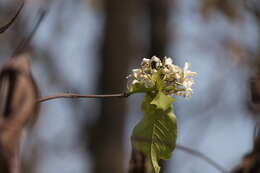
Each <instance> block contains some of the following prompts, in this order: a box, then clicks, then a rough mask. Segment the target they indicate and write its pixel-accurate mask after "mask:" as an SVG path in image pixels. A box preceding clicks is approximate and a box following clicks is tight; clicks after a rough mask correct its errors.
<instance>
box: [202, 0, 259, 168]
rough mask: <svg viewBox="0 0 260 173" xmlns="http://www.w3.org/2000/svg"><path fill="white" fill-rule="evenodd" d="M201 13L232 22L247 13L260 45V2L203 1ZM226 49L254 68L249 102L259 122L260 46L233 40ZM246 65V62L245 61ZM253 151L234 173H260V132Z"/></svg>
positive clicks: (247, 0) (239, 0)
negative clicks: (254, 27)
mask: <svg viewBox="0 0 260 173" xmlns="http://www.w3.org/2000/svg"><path fill="white" fill-rule="evenodd" d="M201 7H202V8H201V12H202V14H203V15H204V16H206V17H208V16H209V14H210V13H212V11H214V10H216V11H219V12H221V13H222V14H224V16H226V17H227V18H228V19H230V20H231V21H235V20H237V19H239V20H241V19H243V17H242V14H245V12H247V13H248V14H250V15H251V16H252V17H253V18H254V19H255V20H254V21H255V26H256V27H257V30H258V43H256V44H257V45H260V44H259V43H260V1H258V0H238V1H232V0H231V1H230V0H202V6H201ZM227 43H228V44H227V46H225V48H227V49H229V50H231V51H233V53H234V55H235V56H237V57H236V58H237V59H239V58H241V55H242V56H243V57H244V58H247V60H246V62H247V65H248V64H249V66H251V67H253V68H254V69H255V71H256V73H255V74H254V75H253V77H252V79H251V80H250V84H249V85H250V91H251V100H250V102H249V108H250V110H251V111H252V112H253V113H254V114H255V115H256V116H255V117H254V118H255V120H256V121H259V113H260V46H258V47H256V49H254V50H249V49H248V48H247V47H246V46H243V45H242V44H241V43H239V42H237V41H233V40H228V41H227ZM243 62H244V63H245V61H243ZM257 131H258V132H257V135H256V139H255V141H254V145H253V149H252V150H251V151H250V152H249V153H247V154H246V155H245V156H244V158H243V159H242V161H241V163H240V164H239V165H238V166H237V167H236V168H235V169H234V170H232V173H259V172H260V167H259V164H260V152H259V151H260V150H259V148H260V135H259V134H260V131H259V128H258V130H257Z"/></svg>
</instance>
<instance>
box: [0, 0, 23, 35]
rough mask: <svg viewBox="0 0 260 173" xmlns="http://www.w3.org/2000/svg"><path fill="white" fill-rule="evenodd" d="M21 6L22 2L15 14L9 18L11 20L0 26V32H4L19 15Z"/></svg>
mask: <svg viewBox="0 0 260 173" xmlns="http://www.w3.org/2000/svg"><path fill="white" fill-rule="evenodd" d="M23 6H24V2H23V3H22V4H21V6H20V8H19V9H18V11H17V12H16V14H15V16H14V17H13V18H12V19H11V21H10V22H8V23H7V24H5V25H4V26H2V27H1V28H0V34H2V33H4V32H5V31H6V30H7V29H8V28H9V27H10V26H11V25H12V24H13V23H14V21H15V19H16V18H17V17H18V16H19V14H20V12H21V11H22V9H23Z"/></svg>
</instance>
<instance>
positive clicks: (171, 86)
mask: <svg viewBox="0 0 260 173" xmlns="http://www.w3.org/2000/svg"><path fill="white" fill-rule="evenodd" d="M189 67H190V64H189V63H185V65H184V67H183V69H182V68H180V67H179V66H176V65H174V64H173V63H172V59H171V58H168V57H165V58H163V59H162V60H160V59H159V58H158V57H156V56H153V57H152V58H151V59H146V58H144V59H143V61H142V63H141V68H140V69H133V70H132V74H131V75H129V76H128V79H130V81H129V89H131V87H133V86H134V85H136V84H140V85H141V86H144V87H145V88H147V89H151V90H152V91H153V90H162V91H163V92H164V93H165V94H166V95H172V94H176V95H179V96H184V97H189V96H191V94H192V89H191V86H192V85H193V83H194V81H193V79H192V78H191V77H192V76H194V75H196V72H192V71H190V70H189Z"/></svg>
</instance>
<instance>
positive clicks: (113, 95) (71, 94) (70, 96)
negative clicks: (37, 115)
mask: <svg viewBox="0 0 260 173" xmlns="http://www.w3.org/2000/svg"><path fill="white" fill-rule="evenodd" d="M129 95H130V94H129V93H119V94H104V95H81V94H74V93H62V94H57V95H53V96H46V97H43V98H40V99H39V100H38V103H41V102H46V101H49V100H54V99H60V98H71V99H79V98H115V97H117V98H120V97H121V98H122V97H128V96H129Z"/></svg>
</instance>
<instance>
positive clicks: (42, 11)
mask: <svg viewBox="0 0 260 173" xmlns="http://www.w3.org/2000/svg"><path fill="white" fill-rule="evenodd" d="M45 16H46V10H45V9H40V11H39V19H38V20H37V23H36V24H35V26H34V28H33V30H32V31H31V32H30V33H29V35H27V36H26V37H25V38H24V39H23V40H22V41H21V43H20V44H19V45H18V46H17V48H16V49H15V50H14V52H13V55H12V57H16V56H15V55H17V54H19V53H21V52H22V51H24V50H25V49H26V46H28V44H29V43H30V41H31V39H32V38H33V36H34V35H35V33H36V31H37V30H38V28H39V26H40V24H41V23H42V21H43V19H44V17H45Z"/></svg>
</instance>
